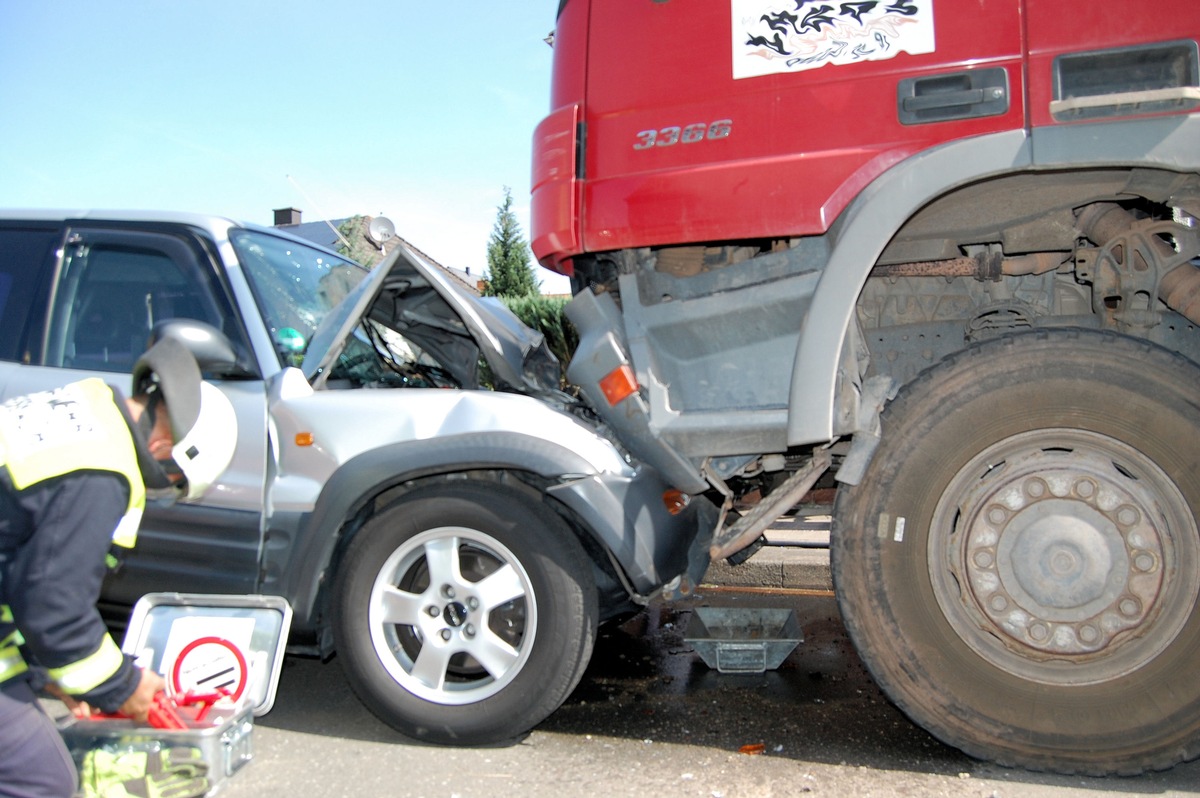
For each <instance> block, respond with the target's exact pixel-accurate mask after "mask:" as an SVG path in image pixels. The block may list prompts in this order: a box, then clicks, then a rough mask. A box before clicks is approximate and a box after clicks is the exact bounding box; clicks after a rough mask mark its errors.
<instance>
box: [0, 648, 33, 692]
mask: <svg viewBox="0 0 1200 798" xmlns="http://www.w3.org/2000/svg"><path fill="white" fill-rule="evenodd" d="M27 670H29V666H28V665H26V664H25V658H24V657H22V656H21V652H20V650H19V649H18V648H17V647H16V646H8V647H7V648H2V647H0V684H3V683H4V682H7V681H8V680H9V679H11V678H13V677H14V676H20V675H21V674H22V673H24V672H25V671H27Z"/></svg>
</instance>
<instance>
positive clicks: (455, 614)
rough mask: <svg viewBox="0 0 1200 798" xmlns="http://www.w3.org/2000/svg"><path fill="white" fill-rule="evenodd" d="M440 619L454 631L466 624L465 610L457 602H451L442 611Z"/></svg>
mask: <svg viewBox="0 0 1200 798" xmlns="http://www.w3.org/2000/svg"><path fill="white" fill-rule="evenodd" d="M442 619H443V620H445V621H446V625H447V626H450V627H451V628H455V629H456V628H458V627H459V626H462V625H463V624H464V623H466V622H467V608H466V607H465V606H463V605H462V604H459V603H458V602H457V601H452V602H450V603H449V604H447V605H446V609H445V610H443V611H442Z"/></svg>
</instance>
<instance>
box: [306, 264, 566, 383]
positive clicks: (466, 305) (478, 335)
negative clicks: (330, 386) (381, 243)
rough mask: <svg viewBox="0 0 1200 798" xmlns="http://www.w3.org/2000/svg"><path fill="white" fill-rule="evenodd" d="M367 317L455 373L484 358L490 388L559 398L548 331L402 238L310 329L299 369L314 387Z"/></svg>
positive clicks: (557, 371) (470, 370) (467, 370)
mask: <svg viewBox="0 0 1200 798" xmlns="http://www.w3.org/2000/svg"><path fill="white" fill-rule="evenodd" d="M366 318H372V319H376V320H378V321H380V322H382V323H384V324H386V325H389V326H393V327H394V328H396V329H403V331H404V334H405V335H406V336H408V337H410V338H412V339H413V340H414V341H416V342H418V343H420V344H421V346H422V347H424V348H425V349H426V350H427V351H430V352H433V353H436V354H437V355H438V357H439V359H440V360H441V362H442V363H443V365H445V366H446V367H447V368H448V369H449V370H450V371H452V372H457V373H459V374H467V373H474V370H475V368H476V360H477V358H478V357H479V356H482V357H483V359H484V360H485V362H486V363H487V367H488V369H489V370H490V377H491V380H492V382H493V383H494V385H495V387H497V388H500V389H505V390H511V391H516V392H519V393H526V394H532V395H535V396H543V397H551V396H553V397H555V398H557V399H560V400H561V399H562V398H563V394H562V393H561V391H560V388H559V379H560V374H561V370H560V369H559V365H558V359H557V358H556V357H555V356H554V355H553V354H552V353H551V352H550V350H549V348H548V347H547V345H546V341H545V336H543V335H542V334H541V333H539V332H536V331H534V330H531V329H530V328H528V327H526V326H525V325H524V324H523V323H522V322H521V321H520V320H519V319H518V318H517V317H516V316H515V315H513V313H512V312H511V311H509V310H508V309H507V308H506V307H504V305H503V304H502V303H501V302H500V301H499V300H496V299H492V298H482V297H477V296H474V295H472V294H471V293H470V292H469V291H467V290H465V289H464V288H462V287H461V286H459V285H458V284H457V283H456V281H455V280H454V278H453V277H451V276H450V275H449V274H447V273H446V272H445V271H444V270H442V269H441V268H439V267H437V266H435V265H434V264H433V263H431V262H430V261H429V260H428V259H427V258H426V257H425V256H424V255H422V254H421V253H420V252H418V251H417V250H415V249H413V248H411V247H409V246H408V245H407V244H405V243H403V242H401V243H400V244H399V245H398V246H397V247H396V249H395V250H394V251H393V252H392V254H391V255H389V256H388V257H387V258H385V259H384V260H383V262H381V263H380V264H379V265H378V266H376V267H375V268H374V269H373V270H372V271H371V273H370V274H369V275H368V276H367V278H366V279H365V280H363V281H362V282H361V283H359V284H358V285H357V286H356V287H355V288H354V289H353V290H352V291H351V292H350V293H349V294H347V295H346V298H345V299H343V300H342V302H341V303H340V304H339V305H338V306H337V307H335V308H334V309H333V310H332V311H331V312H330V313H329V314H328V315H327V316H326V317H325V319H324V321H323V322H322V323H321V326H320V327H318V328H317V330H316V332H315V333H314V334H313V337H312V340H311V342H310V343H309V345H308V348H307V349H306V351H305V356H304V361H303V363H302V364H301V369H302V370H303V372H304V376H305V377H307V378H308V380H309V382H310V383H312V384H313V386H314V387H318V388H319V387H320V386H321V384H322V383H323V381H324V379H325V377H327V376H328V373H329V371H330V370H331V369H332V367H333V364H334V363H335V362H336V360H337V358H338V355H339V354H340V353H341V352H342V349H343V348H344V347H345V345H346V341H347V340H348V338H349V336H350V335H352V334H353V333H354V330H355V328H357V327H358V326H359V325H360V324H361V323H362V322H363V320H364V319H366Z"/></svg>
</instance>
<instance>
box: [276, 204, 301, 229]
mask: <svg viewBox="0 0 1200 798" xmlns="http://www.w3.org/2000/svg"><path fill="white" fill-rule="evenodd" d="M292 224H300V209H299V208H276V209H275V226H276V227H287V226H288V225H292Z"/></svg>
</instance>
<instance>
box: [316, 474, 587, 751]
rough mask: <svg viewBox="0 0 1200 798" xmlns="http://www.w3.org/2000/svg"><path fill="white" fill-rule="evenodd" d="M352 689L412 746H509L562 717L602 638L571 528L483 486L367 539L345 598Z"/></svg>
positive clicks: (407, 515) (340, 604) (361, 536)
mask: <svg viewBox="0 0 1200 798" xmlns="http://www.w3.org/2000/svg"><path fill="white" fill-rule="evenodd" d="M333 610H334V612H333V632H334V639H335V645H336V647H337V652H338V655H339V657H341V658H343V659H344V668H345V671H346V675H347V678H348V680H349V682H350V685H351V687H352V688H353V689H354V691H355V693H356V694H357V695H358V697H359V698H360V699H361V700H362V701H363V703H364V704H365V705H366V706H367V707H368V708H369V709H370V710H371V711H372V712H374V713H375V714H376V715H377V716H378V717H379V718H380V719H382V720H383V721H385V722H386V723H388V724H390V725H391V726H392V727H394V728H395V729H397V730H398V731H400V732H402V733H404V734H405V735H407V736H409V737H412V738H414V739H418V740H423V741H428V742H434V743H442V744H458V745H482V744H491V743H498V742H504V741H507V740H511V739H514V738H516V737H518V736H519V735H521V734H523V733H525V732H527V731H529V730H530V729H531V728H533V727H534V726H536V725H537V724H538V723H539V722H541V721H542V720H544V719H545V718H546V717H547V716H548V715H549V714H550V713H552V712H553V711H554V710H555V709H557V708H558V707H559V706H560V705H561V704H562V702H563V701H564V700H565V699H566V697H567V696H568V695H569V694H570V693H571V691H572V690H573V689H574V688H575V685H576V684H577V683H578V682H579V679H580V677H581V676H582V675H583V671H584V669H585V668H586V667H587V663H588V660H589V658H590V656H591V650H592V645H593V643H594V641H595V635H596V627H597V616H598V609H597V596H596V589H595V586H594V582H593V578H592V568H591V563H590V562H589V561H588V559H587V557H586V555H585V553H584V551H583V547H582V546H581V545H580V543H579V541H578V540H577V539H576V538H575V536H574V534H573V533H572V531H571V530H570V529H569V528H568V527H567V525H566V524H565V523H564V522H563V521H562V520H561V519H560V518H559V517H558V516H557V515H555V514H554V513H553V512H552V511H550V510H549V509H548V508H546V507H544V506H543V505H541V504H540V503H538V502H537V501H536V500H535V499H530V498H527V497H526V496H525V495H523V494H521V493H518V492H517V491H514V490H511V489H508V488H505V487H502V486H500V485H494V484H490V483H483V482H470V481H463V482H447V483H441V484H438V485H435V486H430V487H427V488H422V489H418V490H417V491H414V492H413V493H412V494H410V495H409V496H407V497H405V498H404V499H402V500H400V501H399V502H397V503H396V504H393V505H392V506H390V507H388V508H387V509H385V510H384V511H382V512H381V513H379V514H378V515H376V516H375V517H374V518H372V519H371V520H370V521H368V522H367V523H366V524H365V525H364V526H363V528H362V529H361V530H360V531H359V532H358V534H357V535H356V536H355V538H354V540H353V541H352V542H351V544H350V546H349V547H348V549H347V551H346V555H345V558H344V559H343V561H342V565H341V567H340V568H339V569H338V576H337V579H336V584H335V588H334V608H333Z"/></svg>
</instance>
